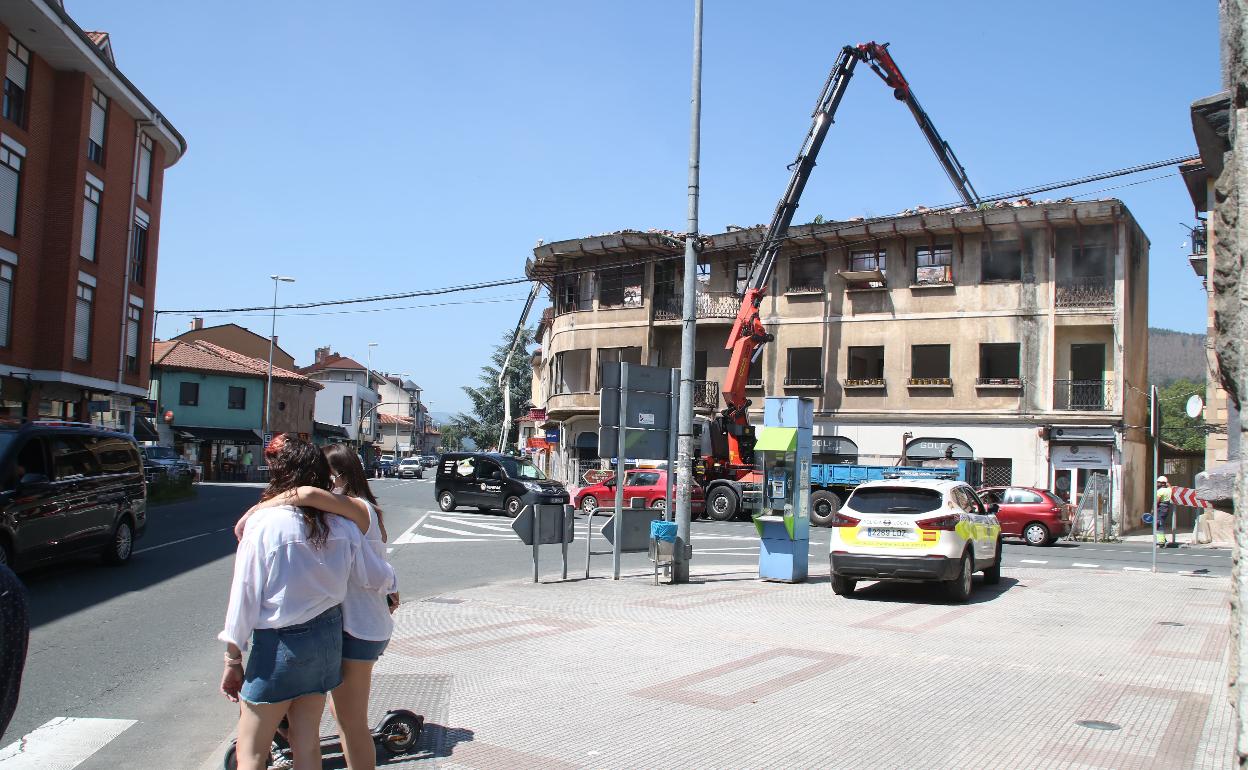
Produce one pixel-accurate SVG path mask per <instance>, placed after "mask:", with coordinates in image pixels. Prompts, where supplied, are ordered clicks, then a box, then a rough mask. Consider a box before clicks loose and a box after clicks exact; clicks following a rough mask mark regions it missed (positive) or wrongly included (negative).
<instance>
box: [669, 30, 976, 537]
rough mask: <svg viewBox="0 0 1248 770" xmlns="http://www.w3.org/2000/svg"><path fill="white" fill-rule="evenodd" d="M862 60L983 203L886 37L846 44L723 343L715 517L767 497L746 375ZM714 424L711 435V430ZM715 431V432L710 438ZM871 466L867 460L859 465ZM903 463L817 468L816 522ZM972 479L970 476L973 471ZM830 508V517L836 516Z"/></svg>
mask: <svg viewBox="0 0 1248 770" xmlns="http://www.w3.org/2000/svg"><path fill="white" fill-rule="evenodd" d="M859 63H865V64H866V65H867V66H868V67H870V68H871V70H872V71H873V72H875V74H876V75H878V76H879V77H880V79H881V80H883V81H884V83H885V84H886V85H888V86H889V87H891V88H892V89H893V96H894V97H895V98H896V99H897V100H898V101H901V102H902V103H903V104H905V105H906V107H908V108H909V110H910V113H911V115H913V116H914V119H915V121H916V122H917V123H918V125H919V130H920V131H922V132H923V136H924V137H925V138H926V139H927V142H928V144H929V145H931V148H932V151H933V152H934V153H935V154H936V159H937V160H938V161H939V162H940V164H941V166H942V167H943V168H944V170H945V174H946V175H948V177H949V180H950V182H952V183H953V186H954V187H955V188H956V189H957V191H958V194H959V195H960V196H961V197H962V200H963V201H964V202H965V203H966V205H967V206H970V207H977V206H978V205H979V204H980V199H979V196H978V194H976V192H975V188H974V187H972V186H971V182H970V180H969V179H968V178H967V176H966V170H965V169H964V168H963V167H962V164H961V163H960V162H959V161H958V159H957V156H956V155H954V153H953V149H952V148H951V147H950V146H949V143H948V142H946V141H945V140H944V139H943V138H942V137H941V135H940V133H939V132H938V131H937V130H936V126H935V124H934V123H932V120H931V118H930V117H929V116H928V114H927V113H926V112H925V111H924V110H923V108H922V107H921V106H920V105H919V102H918V99H916V98H915V96H914V92H913V91H912V90H911V88H910V83H909V81H907V80H906V78H905V76H904V75H902V73H901V70H900V69H899V68H898V67H897V63H896V62H895V61H894V60H893V57H892V56H891V55H890V54H889V52H888V44H887V43H876V42H870V43H863V44H861V45H857V46H850V45H847V46H845V47H844V48H842V49H841V52H840V54H839V56H838V57H837V59H836V63H835V65H833V67H832V71H831V72H830V73H829V75H828V79H827V80H826V81H825V82H824V84H823V90H822V91H821V92H820V94H819V100H818V101H817V102H816V103H815V111H814V114H813V115H812V122H811V126H810V130H809V131H808V132H807V134H806V138H805V141H803V142H802V146H801V149H800V150H799V151H798V154H797V159H796V160H795V161H794V162H793V164H792V165H791V166H790V167H789V168H790V169H791V170H792V175H791V176H790V178H789V184H788V187H787V188H785V191H784V195H783V196H782V197H781V198H780V202H779V204H777V206H776V211H775V214H774V215H773V216H772V218H771V223H770V225H768V227H767V231H766V232H765V233H764V235H763V238H762V240H761V241H760V242H759V244H758V248H757V250H756V251H755V253H754V257H753V260H752V262H751V267H750V273H749V276H748V278H747V281H746V284H745V291H744V295H743V297H742V299H741V305H740V308H739V309H738V311H737V315H736V318H735V319H734V321H733V324H732V331H731V332H730V333H729V336H728V342H727V344H726V345H725V348H727V349H728V350H730V351H732V356H731V358H730V360H729V364H728V375H727V378H726V381H725V383H724V388H723V395H724V402H725V405H724V408H723V409H722V411H720V412H719V413H718V414H717V415H715V417H714V418H713V419H712V420H711V421H710V423H709V424H708V425H706V426H705V431H704V440H703V442H702V443H703V446H704V447H706V446H708V445H709V451H706V452H705V453H704V454H703V456H702V457H701V458H700V460H699V461H697V462H696V463H695V469H694V474H695V477H696V478H697V479H698V481H699V482H700V483H701V484H702V485H703V487H704V489H705V493H706V513H707V515H708V516H710V517H711V518H713V519H716V520H719V521H727V520H728V519H731V518H734V517H735V516H737V515H738V514H739V513H740V512H742V511H743V510H748V509H753V508H756V507H758V505H759V504H760V503H761V478H760V476H759V471H758V468H757V466H756V465H755V461H754V444H755V440H756V439H755V432H754V426H753V425H752V424H751V423H750V416H749V408H750V400H749V399H748V398H746V397H745V389H746V382H747V380H748V378H749V371H750V364H751V363H752V362H753V361H754V360H755V359H756V358H757V357H758V355H759V354H760V353H761V352H762V349H763V346H764V345H766V344H767V343H768V342H771V341H772V340H773V339H774V337H773V336H772V334H771V333H769V332H768V331H767V327H766V326H765V325H764V324H763V322H762V319H761V318H760V317H759V308H760V307H761V305H762V302H763V297H764V296H765V295H766V292H767V286H768V284H769V283H770V282H771V278H772V273H773V271H774V269H775V264H776V257H777V255H778V254H779V252H780V247H781V246H782V245H783V244H784V241H785V239H786V238H787V236H788V231H789V225H790V224H791V223H792V221H793V215H794V214H795V213H796V212H797V206H798V201H799V200H800V199H801V197H802V191H803V190H804V189H805V187H806V182H807V181H808V180H809V178H810V173H811V171H812V170H814V167H815V158H816V157H817V156H818V155H819V150H820V148H821V147H822V146H823V141H824V139H825V138H826V137H827V134H828V129H829V128H830V127H831V125H832V122H833V119H834V118H835V116H836V111H837V108H838V107H839V106H840V103H841V98H842V97H843V96H844V95H845V89H846V87H847V86H848V85H849V81H850V79H851V78H852V77H853V75H854V69H855V67H857V65H858V64H859ZM708 432H709V435H706V433H708ZM707 439H709V440H707ZM858 467H859V468H865V466H858ZM902 470H913V469H899V468H889V469H888V470H887V471H886V470H885V469H884V468H882V467H876V468H874V469H870V468H867V469H865V470H863V471H862V472H858V473H855V472H852V471H849V470H848V468H847V467H846V466H841V467H840V468H837V467H836V466H828V468H826V469H823V468H820V469H815V470H814V471H813V472H812V479H814V478H827V479H830V480H831V479H836V480H838V481H837V482H836V483H835V484H833V483H831V482H830V483H829V485H827V486H825V487H819V486H818V484H816V493H815V494H814V495H812V500H813V501H814V505H813V507H814V508H815V510H814V511H812V521H813V522H814V523H816V524H820V523H825V522H824V521H822V520H821V518H820V517H821V516H822V515H824V513H825V512H827V509H828V508H831V511H830V513H834V512H835V511H836V509H837V508H839V507H840V499H839V498H838V497H837V495H836V490H838V489H839V490H841V492H842V494H843V493H844V489H846V488H847V487H850V486H853V485H856V484H857V483H859V482H860V480H866V479H868V478H884V474H885V473H886V472H896V471H902ZM925 471H926V472H927V473H940V474H949V473H959V472H960V473H962V474H963V475H966V474H969V473H973V466H972V465H965V466H964V465H963V464H959V465H958V466H957V470H953V471H951V470H950V469H939V471H938V470H937V469H920V470H919V472H920V473H923V472H925ZM967 480H969V479H967ZM830 513H827V515H826V517H827V518H830Z"/></svg>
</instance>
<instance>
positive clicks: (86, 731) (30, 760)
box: [0, 717, 135, 770]
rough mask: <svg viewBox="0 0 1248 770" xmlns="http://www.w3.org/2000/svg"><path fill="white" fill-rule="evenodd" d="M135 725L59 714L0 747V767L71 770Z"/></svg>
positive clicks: (130, 720)
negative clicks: (18, 738)
mask: <svg viewBox="0 0 1248 770" xmlns="http://www.w3.org/2000/svg"><path fill="white" fill-rule="evenodd" d="M133 724H135V720H133V719H95V718H79V717H57V718H56V719H53V720H50V721H48V722H45V723H44V724H43V725H41V726H40V727H38V728H36V729H35V731H34V732H31V733H28V734H26V735H24V736H22V738H21V740H17V741H14V742H13V743H10V744H9V745H8V746H5V747H4V748H3V749H0V766H3V767H4V770H72V768H75V767H77V766H78V765H81V764H82V763H83V762H85V761H86V760H87V759H88V758H90V756H91V755H92V754H94V753H95V752H97V751H99V750H100V749H102V748H104V746H105V745H107V744H108V742H109V741H111V740H113V739H114V738H116V737H117V736H118V735H121V734H122V733H123V732H125V731H126V730H127V729H128V728H129V727H130V726H131V725H133Z"/></svg>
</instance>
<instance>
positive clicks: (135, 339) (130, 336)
mask: <svg viewBox="0 0 1248 770" xmlns="http://www.w3.org/2000/svg"><path fill="white" fill-rule="evenodd" d="M126 355H128V356H130V357H131V358H138V357H139V321H138V319H136V318H133V317H131V318H130V319H129V320H128V321H126Z"/></svg>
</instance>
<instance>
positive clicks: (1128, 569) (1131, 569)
mask: <svg viewBox="0 0 1248 770" xmlns="http://www.w3.org/2000/svg"><path fill="white" fill-rule="evenodd" d="M1123 570H1125V571H1126V572H1148V571H1149V569H1148V567H1123Z"/></svg>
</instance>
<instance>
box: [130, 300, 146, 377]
mask: <svg viewBox="0 0 1248 770" xmlns="http://www.w3.org/2000/svg"><path fill="white" fill-rule="evenodd" d="M142 327H143V310H142V308H139V307H136V306H134V305H130V306H128V307H127V308H126V371H127V372H130V373H131V374H138V373H139V330H140V329H142Z"/></svg>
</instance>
